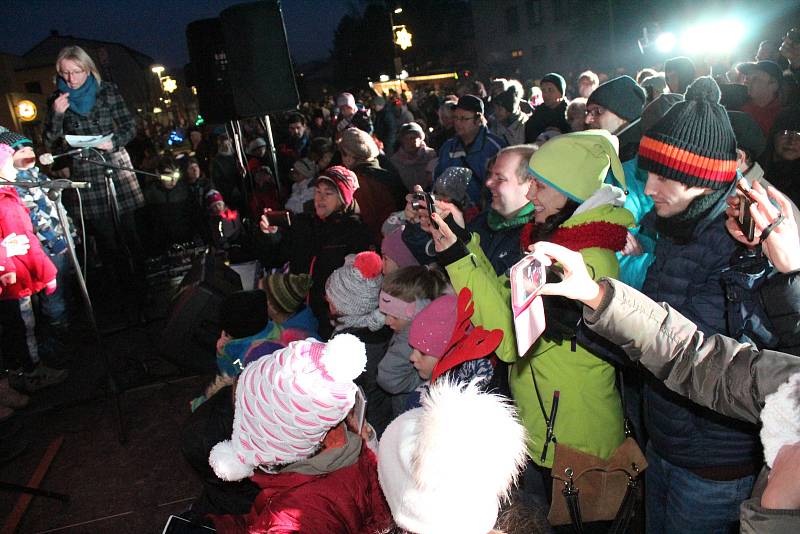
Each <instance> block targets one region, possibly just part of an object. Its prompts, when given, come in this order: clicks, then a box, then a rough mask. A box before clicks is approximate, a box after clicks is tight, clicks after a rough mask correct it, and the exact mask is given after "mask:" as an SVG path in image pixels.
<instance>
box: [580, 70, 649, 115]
mask: <svg viewBox="0 0 800 534" xmlns="http://www.w3.org/2000/svg"><path fill="white" fill-rule="evenodd" d="M646 98H647V95H646V94H645V92H644V89H642V88H641V87H640V86H639V84H637V83H636V80H634V79H633V78H631V77H630V76H620V77H618V78H614V79H613V80H608V81H607V82H606V83H604V84H602V85H599V86H598V87H597V89H595V90H594V91H592V94H590V95H589V100H587V101H586V105H587V106H588V105H589V104H597V105H598V106H602V107H604V108H606V109H607V110H609V111H611V112H612V113H614V114H615V115H618V116H619V117H620V118H621V119H625V120H626V121H628V122H630V121H634V120H636V119H638V118H639V117H641V116H642V109H643V108H644V103H645V100H646Z"/></svg>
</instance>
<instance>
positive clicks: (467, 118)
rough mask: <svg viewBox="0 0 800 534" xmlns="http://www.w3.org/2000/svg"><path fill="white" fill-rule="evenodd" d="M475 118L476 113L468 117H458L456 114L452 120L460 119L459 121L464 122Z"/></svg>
mask: <svg viewBox="0 0 800 534" xmlns="http://www.w3.org/2000/svg"><path fill="white" fill-rule="evenodd" d="M477 118H478V116H477V115H472V116H470V117H459V116H458V115H456V116H455V117H453V120H454V121H460V122H466V121H474V120H475V119H477Z"/></svg>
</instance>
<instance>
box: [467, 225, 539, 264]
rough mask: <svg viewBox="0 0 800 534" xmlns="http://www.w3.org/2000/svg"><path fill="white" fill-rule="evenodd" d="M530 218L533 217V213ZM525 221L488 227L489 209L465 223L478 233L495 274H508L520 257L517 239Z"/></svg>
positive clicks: (482, 248) (520, 250)
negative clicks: (496, 227)
mask: <svg viewBox="0 0 800 534" xmlns="http://www.w3.org/2000/svg"><path fill="white" fill-rule="evenodd" d="M530 218H533V213H531V217H530ZM525 222H527V221H525ZM525 222H522V221H519V224H516V225H513V226H508V227H506V228H502V229H499V230H492V229H491V228H490V227H489V210H486V211H484V212H481V213H480V214H479V215H478V216H477V217H475V218H474V219H472V221H470V222H469V223H468V224H467V230H469V231H470V232H473V233H476V234H478V237H479V238H480V246H481V250H483V253H484V254H485V255H486V257H487V258H488V259H489V263H491V264H492V267H493V268H494V272H495V273H496V274H497V275H501V274H508V270H509V269H511V267H512V266H513V265H514V264H515V263H517V262H518V261H519V260H520V259H521V258H522V256H523V253H522V247H521V246H520V241H519V239H520V231H521V230H522V227H523V225H524V224H525Z"/></svg>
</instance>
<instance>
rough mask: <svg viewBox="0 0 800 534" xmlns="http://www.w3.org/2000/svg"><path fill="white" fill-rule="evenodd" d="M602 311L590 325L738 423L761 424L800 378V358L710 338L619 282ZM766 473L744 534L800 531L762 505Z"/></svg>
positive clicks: (747, 507) (799, 513)
mask: <svg viewBox="0 0 800 534" xmlns="http://www.w3.org/2000/svg"><path fill="white" fill-rule="evenodd" d="M603 284H604V286H605V295H604V296H603V300H602V302H601V303H600V305H599V306H598V307H597V309H595V310H590V309H589V308H584V312H583V317H584V322H585V324H586V325H587V326H588V327H589V328H590V329H591V330H593V331H594V332H596V333H597V334H600V335H601V336H603V337H604V338H606V339H608V340H609V341H610V342H612V343H613V344H615V345H618V346H620V347H624V348H625V352H626V353H627V355H628V357H629V358H630V359H631V360H633V361H635V362H638V363H640V364H641V365H643V366H644V367H646V368H647V370H648V371H650V372H651V373H653V375H654V376H655V377H656V378H657V379H658V380H661V381H663V382H664V384H665V385H666V386H667V387H668V388H669V389H670V390H672V391H675V392H677V393H679V394H681V395H682V396H684V397H687V398H690V399H692V400H693V401H694V402H696V403H698V404H700V405H703V406H705V407H707V408H710V409H713V410H715V411H717V412H720V413H722V414H725V415H727V416H730V417H736V418H738V419H741V420H743V421H748V422H751V423H757V422H758V420H759V416H760V413H761V410H762V408H763V407H764V397H765V396H766V395H768V394H770V393H772V392H774V391H776V390H777V389H778V387H779V386H780V385H781V384H783V383H784V382H786V381H787V380H788V379H789V377H790V376H792V375H794V374H796V373H798V372H800V358H797V357H796V356H792V355H789V354H784V353H780V352H775V351H772V350H759V349H758V348H757V347H755V346H754V345H749V344H740V343H738V342H737V341H736V340H734V339H731V338H727V337H724V336H721V335H718V334H717V335H713V336H705V335H704V334H703V333H702V332H701V331H700V329H699V328H698V327H697V325H695V324H693V323H692V322H691V321H690V320H688V319H687V318H685V317H684V316H683V315H681V314H680V313H678V312H677V311H675V310H674V309H673V308H672V307H670V306H669V305H668V304H659V303H656V302H654V301H653V300H651V299H649V298H647V297H646V296H644V295H643V294H641V293H639V292H638V291H636V290H635V289H633V288H631V287H628V286H626V285H624V284H622V283H620V282H618V281H616V280H611V279H606V280H604V282H603ZM768 472H769V470H768V469H767V468H766V467H765V468H764V469H763V470H762V471H761V474H760V475H759V477H758V480H757V481H756V484H755V486H754V488H753V494H752V496H751V498H750V499H748V500H746V501H744V502H743V503H742V506H741V515H740V518H741V531H742V532H743V533H746V534H755V533H758V534H765V533H766V534H772V533H776V534H777V533H783V532H798V531H800V510H771V509H766V508H763V507H762V506H761V497H762V495H763V493H764V488H765V486H766V476H767V473H768Z"/></svg>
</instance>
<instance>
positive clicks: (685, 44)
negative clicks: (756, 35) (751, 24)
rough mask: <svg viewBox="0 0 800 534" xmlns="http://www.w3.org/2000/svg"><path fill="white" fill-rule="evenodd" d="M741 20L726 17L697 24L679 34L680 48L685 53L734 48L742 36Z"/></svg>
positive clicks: (723, 51) (728, 50)
mask: <svg viewBox="0 0 800 534" xmlns="http://www.w3.org/2000/svg"><path fill="white" fill-rule="evenodd" d="M744 33H745V26H744V24H743V23H742V22H741V21H738V20H733V19H728V20H722V21H719V22H713V23H707V24H699V25H697V26H693V27H691V28H688V29H687V30H686V31H685V32H683V34H682V35H681V48H682V49H683V51H684V52H685V53H687V54H701V53H726V52H730V51H732V50H735V49H736V47H737V46H738V45H739V43H740V42H741V40H742V37H744Z"/></svg>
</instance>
